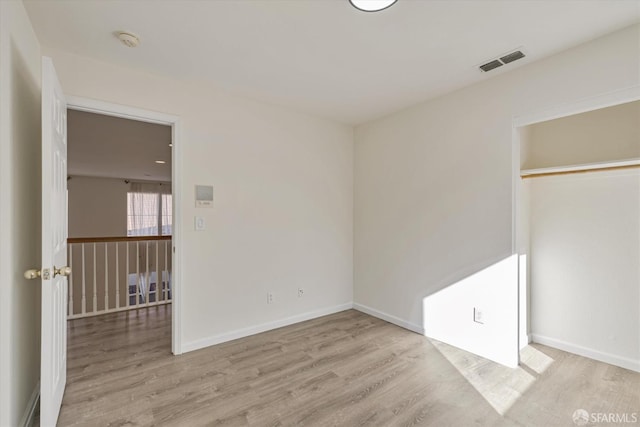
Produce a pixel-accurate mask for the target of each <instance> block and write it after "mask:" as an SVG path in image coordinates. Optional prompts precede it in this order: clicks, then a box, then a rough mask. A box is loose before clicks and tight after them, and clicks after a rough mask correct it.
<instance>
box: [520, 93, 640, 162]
mask: <svg viewBox="0 0 640 427" xmlns="http://www.w3.org/2000/svg"><path fill="white" fill-rule="evenodd" d="M526 129H527V131H526V132H528V135H529V138H527V139H524V140H522V150H521V154H522V156H521V158H522V169H537V168H545V167H553V166H568V165H575V164H584V163H595V162H606V161H616V160H623V159H634V158H640V142H639V141H640V101H635V102H629V103H626V104H621V105H616V106H613V107H608V108H602V109H599V110H594V111H589V112H587V113H582V114H576V115H573V116H569V117H563V118H560V119H555V120H549V121H546V122H542V123H536V124H534V125H531V126H527V128H526Z"/></svg>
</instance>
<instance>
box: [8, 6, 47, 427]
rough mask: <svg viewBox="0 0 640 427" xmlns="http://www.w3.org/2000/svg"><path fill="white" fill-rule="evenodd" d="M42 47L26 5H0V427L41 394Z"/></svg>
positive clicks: (21, 416) (21, 417) (18, 419)
mask: <svg viewBox="0 0 640 427" xmlns="http://www.w3.org/2000/svg"><path fill="white" fill-rule="evenodd" d="M40 64H41V62H40V45H39V44H38V40H37V39H36V36H35V34H34V32H33V28H32V27H31V24H30V22H29V19H28V17H27V14H26V12H25V10H24V7H23V5H22V2H18V1H0V94H2V96H0V194H1V195H2V202H1V203H0V236H2V237H1V238H0V295H2V297H1V298H0V425H1V426H17V425H20V423H21V422H23V421H24V418H25V415H26V412H27V410H28V408H29V407H30V404H31V403H33V401H32V400H31V399H33V398H35V397H36V395H35V394H34V392H38V391H39V390H38V388H37V386H38V381H39V378H40V286H41V283H40V281H39V280H31V281H29V280H26V279H25V278H24V277H23V276H22V274H23V273H24V271H25V270H27V269H29V268H39V267H38V266H39V265H40V227H41V221H40V188H41V182H40V153H41V152H40V80H41V78H40V69H41V68H40V67H41V65H40Z"/></svg>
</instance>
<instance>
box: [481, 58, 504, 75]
mask: <svg viewBox="0 0 640 427" xmlns="http://www.w3.org/2000/svg"><path fill="white" fill-rule="evenodd" d="M502 65H504V64H502V62H500V61H498V60H497V59H496V60H494V61H491V62H487V63H486V64H483V65H481V66H480V69H481V70H482V71H484V72H485V73H486V72H487V71H491V70H494V69H496V68H498V67H502Z"/></svg>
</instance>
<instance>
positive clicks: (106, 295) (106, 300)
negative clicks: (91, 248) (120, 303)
mask: <svg viewBox="0 0 640 427" xmlns="http://www.w3.org/2000/svg"><path fill="white" fill-rule="evenodd" d="M108 253H109V243H107V242H104V311H108V310H109V257H108Z"/></svg>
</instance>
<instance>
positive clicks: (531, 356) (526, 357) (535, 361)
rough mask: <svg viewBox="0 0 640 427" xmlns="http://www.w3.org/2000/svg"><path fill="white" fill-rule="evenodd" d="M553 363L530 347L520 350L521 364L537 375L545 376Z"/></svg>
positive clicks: (550, 359)
mask: <svg viewBox="0 0 640 427" xmlns="http://www.w3.org/2000/svg"><path fill="white" fill-rule="evenodd" d="M552 363H553V359H552V358H550V357H549V356H547V355H546V354H544V353H543V352H541V351H540V350H537V349H535V348H534V347H531V346H530V345H528V346H526V347H525V348H523V349H522V350H520V364H521V365H525V366H526V367H528V368H529V369H532V370H533V371H534V372H535V373H537V374H543V373H544V371H546V370H547V369H548V368H549V366H551V364H552Z"/></svg>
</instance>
